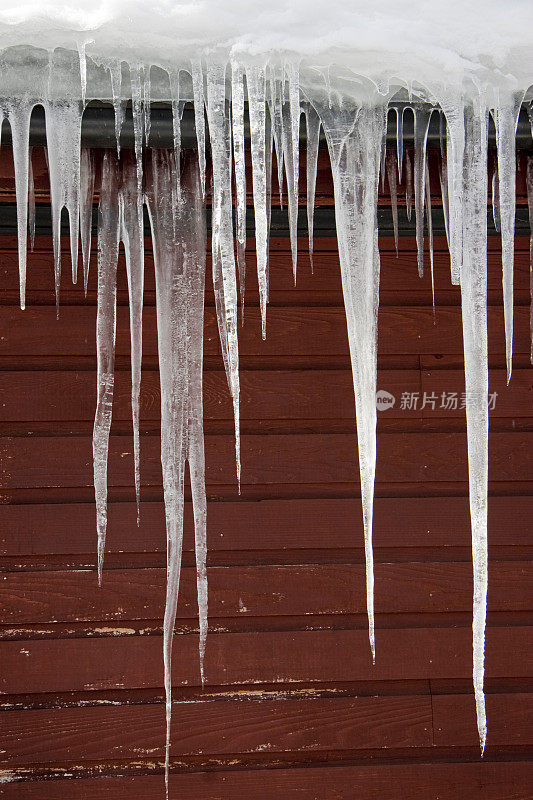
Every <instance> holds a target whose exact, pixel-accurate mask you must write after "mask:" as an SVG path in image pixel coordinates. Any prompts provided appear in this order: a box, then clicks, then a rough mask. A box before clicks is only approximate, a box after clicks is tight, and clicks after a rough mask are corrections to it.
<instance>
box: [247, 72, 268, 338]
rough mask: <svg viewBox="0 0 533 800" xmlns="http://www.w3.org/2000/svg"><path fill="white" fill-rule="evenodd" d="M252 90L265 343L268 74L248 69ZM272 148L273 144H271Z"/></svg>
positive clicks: (252, 141)
mask: <svg viewBox="0 0 533 800" xmlns="http://www.w3.org/2000/svg"><path fill="white" fill-rule="evenodd" d="M246 83H247V86H248V113H249V116H250V150H251V154H252V182H253V190H254V214H255V248H256V253H257V281H258V283H259V305H260V308H261V325H262V334H263V339H264V338H266V307H267V300H268V281H267V264H268V197H267V174H266V162H267V152H266V148H267V141H266V101H265V89H266V84H265V71H264V69H263V68H262V67H259V66H256V65H254V66H249V67H247V69H246ZM269 146H270V143H269Z"/></svg>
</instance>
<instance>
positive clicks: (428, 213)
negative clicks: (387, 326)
mask: <svg viewBox="0 0 533 800" xmlns="http://www.w3.org/2000/svg"><path fill="white" fill-rule="evenodd" d="M424 171H425V180H424V183H425V205H426V218H427V223H428V239H429V264H430V268H431V299H432V302H433V321H434V322H436V318H435V275H434V258H433V219H432V216H431V185H430V181H429V164H428V157H427V154H426V166H425V170H424Z"/></svg>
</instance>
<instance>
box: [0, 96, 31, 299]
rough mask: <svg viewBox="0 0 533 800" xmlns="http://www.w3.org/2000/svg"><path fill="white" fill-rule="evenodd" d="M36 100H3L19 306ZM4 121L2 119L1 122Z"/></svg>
mask: <svg viewBox="0 0 533 800" xmlns="http://www.w3.org/2000/svg"><path fill="white" fill-rule="evenodd" d="M32 110H33V102H31V101H28V100H25V99H20V100H12V101H11V102H9V103H0V111H1V112H2V117H7V119H8V120H9V125H10V127H11V141H12V147H13V163H14V167H15V187H16V197H17V200H16V202H17V239H18V257H19V286H20V289H19V292H20V307H21V309H22V310H24V309H25V308H26V261H27V251H28V184H29V171H30V157H29V151H30V148H29V144H30V118H31V112H32ZM0 124H1V123H0Z"/></svg>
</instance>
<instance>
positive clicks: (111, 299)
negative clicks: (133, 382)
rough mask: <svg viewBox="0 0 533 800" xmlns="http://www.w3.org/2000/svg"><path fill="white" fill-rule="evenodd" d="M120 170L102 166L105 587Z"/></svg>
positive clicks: (99, 500) (100, 479)
mask: <svg viewBox="0 0 533 800" xmlns="http://www.w3.org/2000/svg"><path fill="white" fill-rule="evenodd" d="M118 190H119V170H118V161H117V158H116V156H115V154H114V153H112V152H111V151H106V152H105V153H104V158H103V163H102V187H101V191H100V205H99V220H98V300H97V304H98V308H97V313H96V358H97V383H96V386H97V402H96V414H95V417H94V428H93V469H94V494H95V500H96V527H97V533H98V583H99V584H101V583H102V569H103V564H104V550H105V538H106V531H107V460H108V452H109V432H110V429H111V417H112V412H113V387H114V381H115V373H114V368H115V335H116V313H117V312H116V305H117V259H118V243H119V227H120V219H119V208H118Z"/></svg>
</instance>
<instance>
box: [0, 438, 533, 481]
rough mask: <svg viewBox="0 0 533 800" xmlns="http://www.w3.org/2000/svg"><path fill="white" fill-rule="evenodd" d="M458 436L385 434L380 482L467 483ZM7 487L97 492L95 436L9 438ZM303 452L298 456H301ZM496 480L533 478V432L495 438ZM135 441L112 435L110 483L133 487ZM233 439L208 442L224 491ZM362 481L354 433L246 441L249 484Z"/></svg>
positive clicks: (148, 443) (144, 460) (145, 464)
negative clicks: (85, 488)
mask: <svg viewBox="0 0 533 800" xmlns="http://www.w3.org/2000/svg"><path fill="white" fill-rule="evenodd" d="M465 438H466V437H465V436H464V434H459V433H434V434H430V435H428V434H424V433H410V434H408V435H406V434H396V433H381V434H379V435H378V463H377V472H376V480H377V481H378V482H382V483H391V484H393V483H405V482H409V481H413V482H423V481H432V482H439V481H464V480H466V477H467V465H466V441H465ZM141 448H142V450H141V469H142V483H143V485H145V486H159V485H161V482H162V478H161V461H160V458H161V455H160V449H159V439H158V437H155V436H145V437H143V439H142V442H141ZM0 453H1V455H2V466H3V470H2V478H1V484H2V487H3V488H4V489H6V488H15V487H18V488H43V487H58V486H68V487H76V486H92V481H93V475H92V444H91V439H90V437H81V436H80V437H61V436H56V437H37V438H31V437H4V438H3V439H0ZM295 454H296V457H295ZM490 459H491V460H490V478H491V480H493V481H513V480H531V479H533V433H525V432H520V433H516V434H515V433H492V434H491V436H490ZM132 461H133V457H132V447H131V446H130V440H129V437H121V436H114V437H111V441H110V450H109V466H108V483H109V485H110V486H128V485H130V484H131V480H132V474H133V465H132ZM234 473H235V466H234V444H233V437H231V436H222V435H221V436H207V437H206V480H207V483H208V484H213V485H220V484H228V483H233V481H234V477H233V476H234ZM357 480H358V471H357V447H356V437H355V436H354V435H348V434H310V435H305V434H302V435H297V434H295V435H269V436H261V435H246V436H243V437H242V483H243V484H277V483H280V482H282V483H285V484H302V483H338V482H341V483H342V482H350V481H357Z"/></svg>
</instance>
